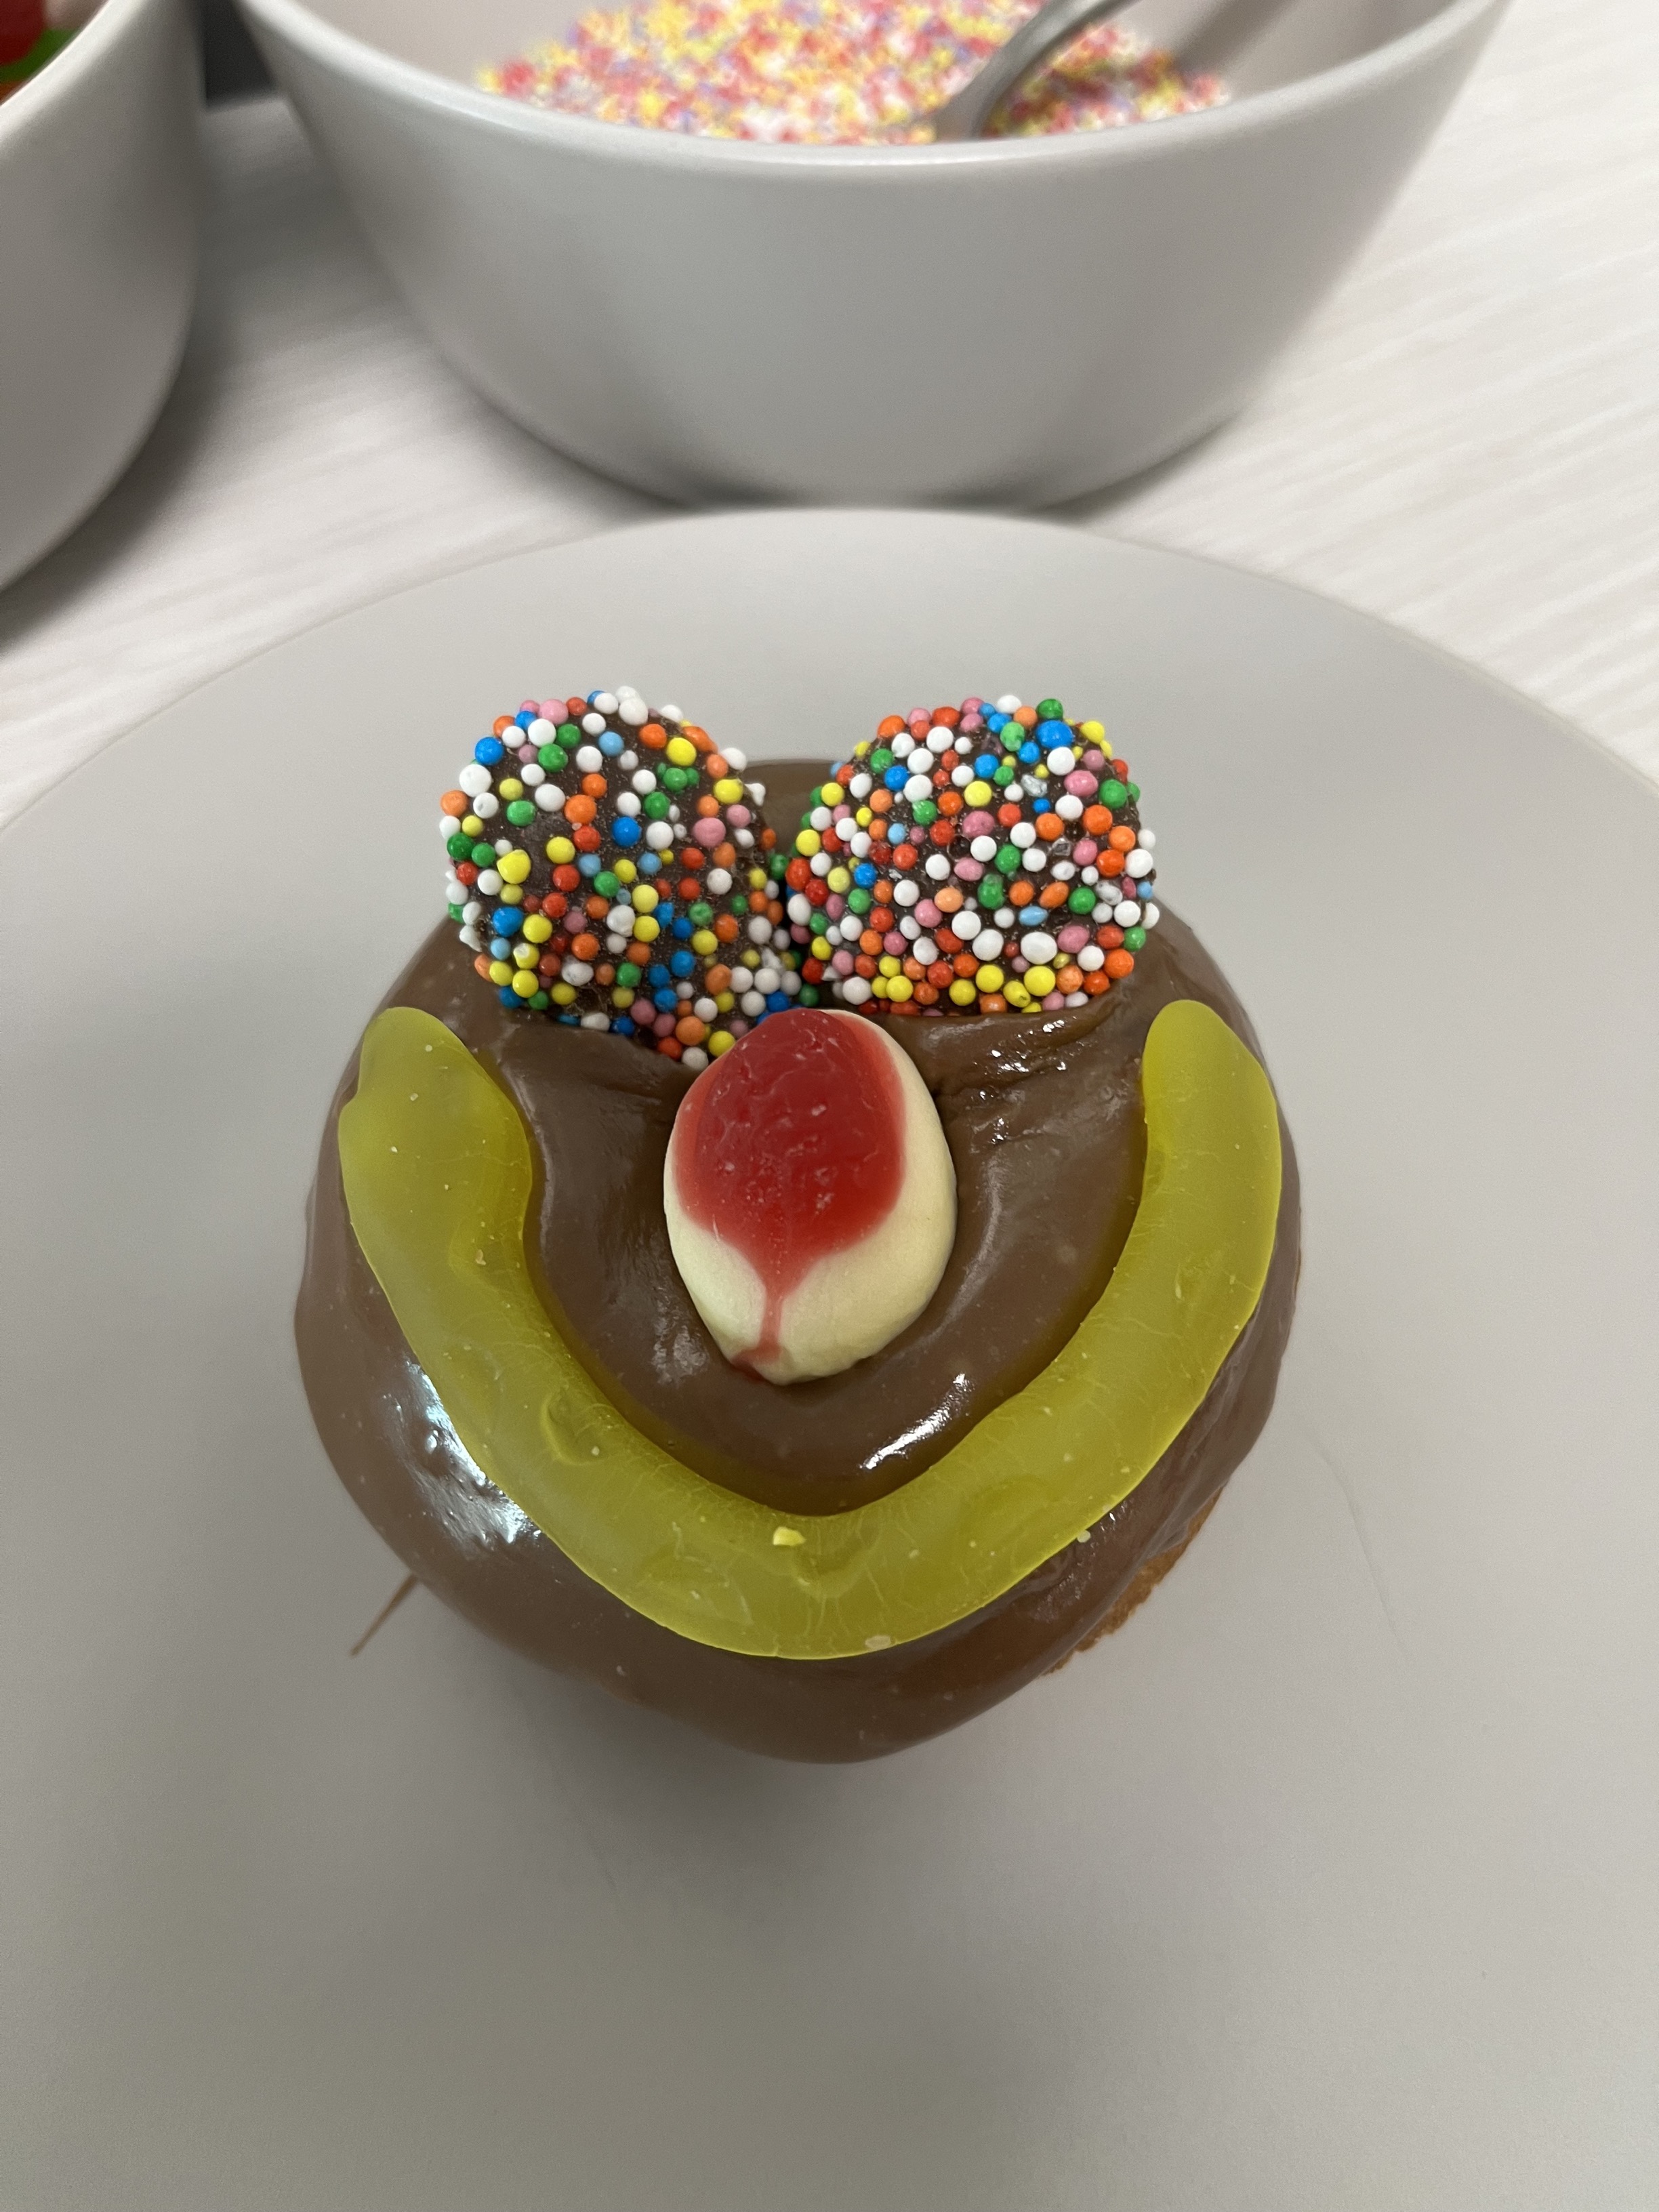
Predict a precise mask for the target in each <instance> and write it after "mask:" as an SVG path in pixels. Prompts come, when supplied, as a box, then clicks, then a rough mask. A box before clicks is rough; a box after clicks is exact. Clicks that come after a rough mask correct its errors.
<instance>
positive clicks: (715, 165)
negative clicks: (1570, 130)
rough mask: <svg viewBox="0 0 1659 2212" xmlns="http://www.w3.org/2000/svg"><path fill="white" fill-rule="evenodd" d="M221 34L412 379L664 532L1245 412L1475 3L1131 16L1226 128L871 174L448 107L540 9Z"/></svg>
mask: <svg viewBox="0 0 1659 2212" xmlns="http://www.w3.org/2000/svg"><path fill="white" fill-rule="evenodd" d="M240 4H241V5H242V7H243V9H244V10H245V12H246V15H247V16H248V18H249V20H250V21H251V23H252V28H253V32H254V35H255V37H256V38H257V39H258V42H259V45H260V46H261V48H262V49H263V51H264V54H265V56H266V58H267V59H268V60H269V62H270V66H271V68H272V70H274V72H275V73H276V76H277V78H278V79H279V81H280V82H281V83H282V85H283V88H284V89H285V90H286V91H287V93H288V94H289V97H290V98H291V99H292V100H293V101H294V103H295V106H296V107H297V108H298V109H299V111H300V112H301V116H302V117H303V118H304V119H305V122H306V125H307V129H308V130H309V131H310V132H311V135H312V137H313V140H314V141H315V143H316V144H317V146H318V147H319V149H320V151H321V152H322V154H323V155H324V156H325V159H326V161H328V163H329V165H330V167H331V168H332V170H333V171H334V173H335V174H336V176H337V178H338V179H339V181H340V184H341V185H342V187H343V191H344V192H345V194H346V196H347V197H348V198H349V201H350V202H351V204H352V205H353V207H354V208H355V209H356V212H357V215H358V216H359V217H360V219H361V221H362V225H363V228H365V230H366V231H367V232H368V236H369V238H370V240H372V241H373V243H374V246H375V247H376V249H377V250H378V252H380V256H381V258H383V260H384V261H385V263H386V266H387V268H388V269H389V270H390V271H391V273H392V277H393V279H394V280H395V282H396V283H398V286H399V287H400V288H401V289H402V291H403V292H404V295H405V297H406V298H407V300H408V301H409V304H410V307H412V308H413V310H414V312H415V313H416V316H417V317H418V318H419V319H420V320H421V322H422V324H423V325H425V327H426V329H427V331H428V333H429V335H430V336H431V337H432V339H433V340H434V342H435V344H436V345H437V346H438V347H439V348H440V349H441V350H442V351H443V352H444V353H445V354H446V355H447V356H448V357H449V359H450V360H451V361H452V362H453V363H454V364H455V366H456V367H457V368H459V370H460V371H461V373H462V374H464V375H465V376H466V377H468V378H469V379H470V380H471V382H472V383H474V384H475V385H476V386H477V387H478V389H479V390H480V391H481V392H483V393H485V394H486V396H487V397H488V398H491V399H493V400H494V401H495V403H496V404H497V405H499V406H500V407H501V408H503V409H504V410H506V411H507V414H509V415H511V416H513V417H514V418H515V419H516V420H517V421H518V422H522V423H523V424H525V425H526V428H529V429H532V430H533V431H535V432H537V433H538V435H541V436H542V437H544V438H545V439H546V440H548V441H549V442H550V444H553V445H555V446H557V447H562V449H563V450H564V451H565V452H567V453H571V454H574V455H575V456H576V458H577V459H580V460H583V461H586V462H588V463H590V464H591V465H592V466H593V467H595V468H598V469H602V470H604V471H606V472H607V473H608V474H610V475H611V476H615V477H622V478H623V479H624V480H625V481H626V482H628V483H633V484H636V485H638V486H640V487H641V488H642V489H646V490H647V491H652V492H657V493H661V494H665V495H668V496H669V497H671V498H680V499H689V500H697V499H710V498H716V499H717V498H720V497H722V496H729V495H734V494H735V495H760V496H763V497H786V498H800V499H815V500H824V501H852V500H869V501H887V502H892V501H914V500H969V499H986V500H995V501H1006V502H1011V503H1032V504H1035V503H1042V502H1047V501H1056V500H1061V499H1065V498H1067V497H1071V496H1073V495H1077V494H1079V493H1083V492H1086V491H1090V490H1093V489H1097V487H1099V486H1100V485H1102V484H1105V483H1111V482H1113V481H1115V480H1116V479H1118V478H1121V477H1125V476H1127V475H1130V474H1131V473H1133V471H1136V470H1138V469H1141V468H1144V467H1146V466H1147V465H1149V464H1151V463H1152V462H1154V461H1157V460H1159V459H1162V458H1163V457H1164V455H1166V454H1168V453H1173V452H1174V451H1176V449H1177V448H1178V447H1182V446H1183V445H1185V444H1187V443H1188V441H1191V440H1192V439H1194V438H1195V437H1197V436H1198V435H1200V433H1202V432H1203V431H1205V430H1207V429H1209V428H1212V426H1213V425H1214V424H1216V423H1218V422H1221V421H1222V420H1224V419H1225V417H1226V416H1228V415H1229V414H1231V412H1232V411H1233V410H1235V409H1236V408H1237V407H1238V406H1239V405H1240V404H1242V403H1243V401H1244V400H1245V399H1246V398H1248V397H1249V394H1250V392H1252V391H1253V390H1254V388H1255V386H1256V385H1257V384H1258V383H1259V382H1260V381H1261V378H1262V376H1263V375H1264V374H1265V373H1266V371H1267V368H1268V366H1269V364H1270V363H1271V362H1272V361H1273V356H1274V355H1275V354H1276V353H1278V351H1279V349H1280V348H1281V347H1282V346H1283V345H1284V344H1285V342H1286V340H1287V339H1288V338H1289V337H1291V335H1292V333H1293V332H1294V331H1296V329H1297V326H1298V325H1300V324H1301V323H1302V321H1303V320H1304V318H1305V317H1306V316H1307V315H1308V313H1310V310H1311V309H1312V308H1313V307H1314V306H1315V305H1316V303H1317V301H1319V299H1320V297H1321V296H1322V294H1323V293H1324V292H1325V291H1326V290H1327V289H1328V288H1329V286H1330V285H1331V284H1332V283H1333V282H1334V280H1335V278H1336V276H1338V274H1339V273H1340V270H1342V268H1343V267H1344V265H1345V264H1346V263H1347V261H1348V260H1349V259H1350V258H1351V257H1352V255H1353V253H1354V252H1355V251H1356V249H1357V248H1358V246H1359V245H1360V243H1361V242H1362V240H1364V237H1365V236H1366V234H1367V233H1368V232H1369V231H1370V228H1371V226H1372V225H1373V224H1374V223H1375V222H1376V220H1377V218H1378V216H1380V215H1381V214H1382V212H1383V210H1384V208H1385V207H1386V206H1387V205H1388V204H1389V200H1390V198H1391V197H1393V194H1394V192H1395V190H1396V188H1397V187H1398V186H1399V185H1400V184H1401V181H1402V179H1404V177H1405V176H1406V174H1407V172H1408V170H1409V169H1410V168H1411V166H1412V164H1413V161H1415V160H1416V158H1417V156H1418V155H1419V153H1420V152H1421V151H1422V149H1423V147H1424V146H1425V143H1426V142H1427V140H1428V138H1429V137H1430V135H1431V132H1432V131H1433V130H1434V128H1435V125H1437V123H1438V122H1439V120H1440V118H1441V117H1442V115H1443V113H1444V112H1445V109H1446V107H1447V105H1448V103H1449V101H1450V100H1451V98H1452V95H1453V94H1454V93H1455V91H1456V89H1457V88H1458V86H1459V85H1460V84H1461V83H1462V80H1463V78H1464V76H1466V74H1467V73H1468V70H1469V67H1470V65H1471V64H1472V63H1473V62H1474V58H1475V57H1476V55H1477V54H1478V52H1480V46H1481V45H1482V42H1483V41H1484V40H1485V38H1486V34H1487V33H1488V32H1489V31H1490V29H1491V28H1492V24H1493V23H1494V22H1495V21H1496V20H1497V17H1498V14H1499V13H1500V11H1501V8H1502V4H1503V0H1451V4H1450V5H1444V4H1440V3H1439V0H1283V4H1280V5H1277V6H1275V5H1273V0H1142V4H1141V5H1140V6H1139V8H1137V9H1135V10H1134V11H1133V14H1132V15H1129V16H1127V17H1126V18H1125V21H1126V22H1127V23H1128V24H1130V25H1131V27H1135V28H1138V29H1140V30H1141V31H1143V32H1144V33H1147V34H1149V35H1151V36H1152V37H1154V38H1159V39H1166V40H1170V41H1171V42H1176V43H1180V44H1181V45H1182V50H1183V51H1186V52H1189V53H1190V54H1192V55H1193V56H1194V58H1197V59H1199V60H1200V61H1202V63H1203V64H1205V65H1206V66H1215V67H1218V68H1219V69H1220V70H1222V72H1223V73H1224V74H1225V75H1226V76H1229V77H1230V79H1231V82H1233V84H1234V85H1235V87H1236V88H1237V92H1238V94H1239V97H1238V98H1237V101H1236V103H1235V104H1234V105H1232V106H1228V107H1225V108H1223V109H1220V110H1217V111H1212V112H1208V113H1205V114H1200V115H1195V116H1189V117H1182V118H1176V119H1173V120H1170V121H1168V122H1162V123H1157V124H1145V125H1135V126H1133V127H1131V128H1127V129H1122V130H1118V131H1106V132H1102V133H1099V134H1095V135H1091V136H1074V137H1051V138H1040V139H1023V140H1019V141H1013V142H1010V141H1001V142H998V143H988V144H987V143H979V144H974V145H966V146H925V147H904V148H876V147H821V148H820V147H794V146H784V147H768V146H761V145H755V144H746V143H736V142H732V141H729V140H717V139H709V138H690V137H678V136H673V135H670V134H668V133H666V132H661V131H645V130H631V129H625V128H622V127H619V126H617V125H610V124H604V123H595V122H591V121H589V120H587V119H586V118H580V117H575V116H568V115H559V114H551V113H547V112H542V111H539V110H536V109H532V108H530V107H527V106H523V105H522V104H520V103H518V102H516V101H511V100H505V99H500V98H497V97H495V96H493V95H491V94H486V93H483V92H480V91H478V90H477V89H476V88H474V87H473V86H472V84H471V82H470V80H471V76H472V73H473V71H474V70H475V69H476V68H477V65H478V64H479V63H481V62H483V61H486V60H489V59H492V58H505V57H506V56H507V55H508V54H511V53H513V52H515V51H517V50H520V49H521V48H522V47H523V46H526V44H529V43H531V42H532V41H533V40H536V39H538V38H545V37H550V36H555V35H557V34H559V33H562V31H564V30H565V29H566V28H567V27H568V24H569V22H570V21H571V20H572V18H573V17H574V15H575V14H576V13H577V12H578V9H577V7H576V5H575V4H574V0H473V4H471V5H470V6H467V7H456V6H454V5H453V0H316V4H315V5H314V6H310V7H307V6H304V5H301V0H240ZM1218 5H1219V6H1220V7H1221V9H1222V14H1221V15H1220V17H1219V19H1218V20H1213V19H1215V16H1216V9H1217V7H1218ZM1200 13H1202V14H1203V15H1206V16H1207V17H1209V18H1211V19H1212V21H1210V24H1209V27H1208V29H1207V30H1206V31H1205V32H1203V33H1200V36H1199V40H1198V43H1197V45H1196V46H1190V45H1188V44H1187V43H1186V40H1185V39H1184V37H1183V33H1184V31H1185V28H1186V27H1187V26H1188V25H1189V24H1191V23H1192V22H1194V21H1195V20H1196V19H1197V17H1198V16H1199V15H1200Z"/></svg>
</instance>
